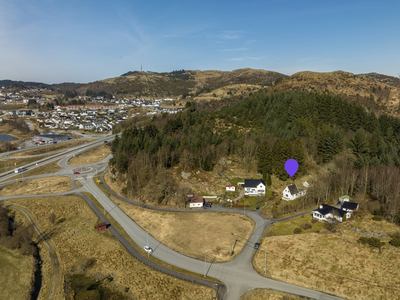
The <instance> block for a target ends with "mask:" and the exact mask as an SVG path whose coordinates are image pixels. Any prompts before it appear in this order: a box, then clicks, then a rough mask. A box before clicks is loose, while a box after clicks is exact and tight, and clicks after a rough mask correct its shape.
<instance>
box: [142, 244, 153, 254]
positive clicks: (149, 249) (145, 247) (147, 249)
mask: <svg viewBox="0 0 400 300" xmlns="http://www.w3.org/2000/svg"><path fill="white" fill-rule="evenodd" d="M143 249H144V251H146V252H147V253H149V254H151V253H153V249H151V247H149V246H144V247H143Z"/></svg>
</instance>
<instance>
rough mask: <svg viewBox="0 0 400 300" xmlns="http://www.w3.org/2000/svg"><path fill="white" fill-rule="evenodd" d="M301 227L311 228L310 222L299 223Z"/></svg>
mask: <svg viewBox="0 0 400 300" xmlns="http://www.w3.org/2000/svg"><path fill="white" fill-rule="evenodd" d="M300 227H301V229H303V230H308V229H311V228H312V225H311V224H310V223H304V224H301V225H300Z"/></svg>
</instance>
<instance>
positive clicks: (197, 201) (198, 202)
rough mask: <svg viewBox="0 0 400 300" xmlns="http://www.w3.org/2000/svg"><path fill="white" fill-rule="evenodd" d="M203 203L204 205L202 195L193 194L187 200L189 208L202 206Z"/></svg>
mask: <svg viewBox="0 0 400 300" xmlns="http://www.w3.org/2000/svg"><path fill="white" fill-rule="evenodd" d="M203 205H204V199H203V196H194V197H192V198H191V199H190V200H189V207H190V208H195V207H203Z"/></svg>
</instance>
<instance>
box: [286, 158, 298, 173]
mask: <svg viewBox="0 0 400 300" xmlns="http://www.w3.org/2000/svg"><path fill="white" fill-rule="evenodd" d="M298 169H299V163H298V162H297V160H295V159H293V158H291V159H288V160H287V161H286V162H285V170H286V172H287V173H288V174H289V176H290V177H293V175H294V174H296V172H297V170H298Z"/></svg>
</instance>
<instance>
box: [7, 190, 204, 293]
mask: <svg viewBox="0 0 400 300" xmlns="http://www.w3.org/2000/svg"><path fill="white" fill-rule="evenodd" d="M7 202H8V203H14V204H17V205H19V206H21V207H24V208H26V209H27V210H28V211H30V212H31V214H32V215H33V216H34V217H35V219H36V220H37V222H38V223H39V225H40V227H41V229H42V230H43V231H45V232H47V233H48V234H50V235H51V241H52V243H53V245H54V246H55V248H56V249H57V252H58V255H59V258H60V260H61V267H62V269H63V270H64V272H79V271H81V272H83V273H84V274H86V275H89V276H92V277H94V278H101V277H104V276H106V275H109V274H113V276H114V280H113V281H112V282H111V283H110V284H107V285H108V286H109V287H110V288H112V289H117V290H118V291H124V289H125V287H128V288H129V293H125V292H124V293H125V295H127V296H129V297H130V298H134V299H199V300H200V299H207V297H210V295H211V289H210V288H207V287H203V286H199V285H193V284H192V283H189V282H185V281H182V280H178V279H175V278H173V277H170V276H167V275H165V274H162V273H160V272H157V271H154V270H153V269H151V268H148V267H146V266H144V265H143V264H141V263H139V262H138V261H137V260H135V259H134V258H133V257H131V256H130V255H129V254H128V253H127V252H126V250H125V249H124V247H123V246H122V245H120V244H119V243H118V242H117V241H116V240H115V238H113V237H110V236H109V235H108V234H106V232H104V233H99V232H97V231H96V230H95V228H94V226H95V224H96V222H98V219H97V217H96V216H95V215H94V213H93V212H92V211H91V210H90V208H89V207H88V206H87V205H86V204H85V202H84V201H83V200H82V199H80V198H78V197H43V198H35V199H18V200H9V201H7ZM52 213H54V214H55V215H56V225H52V224H51V223H50V220H49V216H50V215H51V214H52ZM39 216H40V218H39ZM76 253H79V257H77V255H76ZM82 258H93V259H94V264H93V266H91V267H89V268H87V269H86V270H83V269H82ZM64 274H65V273H64ZM64 274H63V277H64ZM61 282H63V279H62V280H61ZM58 292H59V294H58V295H60V298H63V296H62V295H63V294H62V293H63V292H62V284H60V285H59V287H58Z"/></svg>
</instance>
